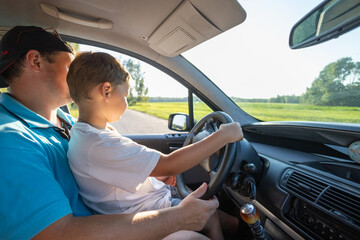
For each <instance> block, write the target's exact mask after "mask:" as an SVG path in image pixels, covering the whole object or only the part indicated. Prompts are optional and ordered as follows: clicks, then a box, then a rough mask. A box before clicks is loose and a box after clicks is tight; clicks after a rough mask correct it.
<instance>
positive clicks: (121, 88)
mask: <svg viewBox="0 0 360 240" xmlns="http://www.w3.org/2000/svg"><path fill="white" fill-rule="evenodd" d="M129 90H130V84H129V82H123V83H122V84H119V85H115V87H114V88H113V90H112V91H111V95H110V97H109V102H108V106H109V107H108V109H107V110H108V119H107V122H115V121H118V120H119V119H120V117H121V116H122V115H123V114H124V112H125V110H126V108H127V106H128V104H127V97H128V96H129Z"/></svg>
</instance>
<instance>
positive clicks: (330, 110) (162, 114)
mask: <svg viewBox="0 0 360 240" xmlns="http://www.w3.org/2000/svg"><path fill="white" fill-rule="evenodd" d="M237 104H238V105H239V106H240V107H241V108H242V109H243V110H244V111H245V112H247V113H249V114H250V115H252V116H254V117H256V118H257V119H260V120H262V121H319V122H341V123H360V108H358V107H327V106H311V105H303V104H284V103H244V102H241V103H237ZM129 109H133V110H136V111H140V112H144V113H147V114H150V115H153V116H156V117H159V118H162V119H168V118H169V115H170V114H171V113H180V112H181V113H188V104H187V103H186V102H151V103H138V104H136V105H135V106H129ZM70 112H71V114H72V115H73V116H74V117H78V112H77V109H76V108H74V107H71V108H70ZM194 112H195V119H196V120H200V119H201V117H203V116H205V115H206V114H208V113H210V112H212V110H211V109H210V108H209V107H207V106H206V105H205V104H204V103H201V102H200V103H195V104H194Z"/></svg>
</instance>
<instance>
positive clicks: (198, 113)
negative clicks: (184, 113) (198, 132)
mask: <svg viewBox="0 0 360 240" xmlns="http://www.w3.org/2000/svg"><path fill="white" fill-rule="evenodd" d="M193 109H194V120H195V122H198V121H199V120H200V119H201V118H203V117H204V116H205V115H207V114H209V113H211V112H213V110H212V109H211V108H210V107H209V106H208V105H206V103H204V102H203V101H201V99H200V98H198V97H197V96H196V95H195V94H193Z"/></svg>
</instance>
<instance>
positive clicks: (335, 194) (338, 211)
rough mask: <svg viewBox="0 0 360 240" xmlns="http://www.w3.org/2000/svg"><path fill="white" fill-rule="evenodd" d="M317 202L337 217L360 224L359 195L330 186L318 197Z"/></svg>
mask: <svg viewBox="0 0 360 240" xmlns="http://www.w3.org/2000/svg"><path fill="white" fill-rule="evenodd" d="M318 204H319V205H320V206H322V207H323V208H325V209H327V210H329V211H330V212H332V213H334V214H335V215H337V216H338V217H340V218H342V219H344V220H347V221H348V222H352V223H353V224H355V225H357V226H360V207H359V206H360V197H358V196H355V195H353V194H350V193H347V192H344V191H342V190H340V189H337V188H334V187H330V188H328V189H327V190H326V191H325V193H324V194H323V195H322V196H321V197H320V199H319V202H318Z"/></svg>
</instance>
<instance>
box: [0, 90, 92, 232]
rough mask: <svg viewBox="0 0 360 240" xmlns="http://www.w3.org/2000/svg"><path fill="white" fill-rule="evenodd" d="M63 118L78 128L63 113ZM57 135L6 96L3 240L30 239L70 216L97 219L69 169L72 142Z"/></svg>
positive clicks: (1, 139) (0, 138)
mask: <svg viewBox="0 0 360 240" xmlns="http://www.w3.org/2000/svg"><path fill="white" fill-rule="evenodd" d="M58 116H59V117H60V118H62V119H64V120H65V121H67V122H69V123H71V124H73V123H74V121H73V118H72V117H71V116H70V115H68V114H66V113H64V112H63V111H61V110H60V109H59V110H58ZM55 129H56V126H55V125H53V124H52V123H51V122H49V121H48V120H46V119H45V118H43V117H42V116H40V115H38V114H36V113H34V112H33V111H31V110H29V109H28V108H26V107H25V106H23V105H22V104H21V103H19V102H18V101H16V100H15V99H14V98H12V97H11V96H10V95H8V94H1V96H0V239H30V238H32V237H34V236H35V235H36V234H37V233H39V232H40V231H41V230H43V229H44V228H46V227H47V226H49V225H50V224H51V223H53V222H55V221H56V220H58V219H60V218H62V217H64V216H65V215H67V214H70V213H72V214H73V215H74V216H88V215H91V211H90V210H89V209H88V208H87V207H86V206H85V205H84V203H83V202H82V200H81V198H80V195H79V193H78V187H77V185H76V182H75V180H74V177H73V175H72V173H71V171H70V168H69V164H68V161H67V157H66V152H67V149H68V141H67V140H66V139H64V138H63V137H61V135H60V134H59V133H58V132H56V131H55ZM57 130H59V129H57Z"/></svg>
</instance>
